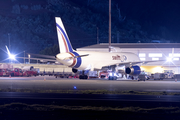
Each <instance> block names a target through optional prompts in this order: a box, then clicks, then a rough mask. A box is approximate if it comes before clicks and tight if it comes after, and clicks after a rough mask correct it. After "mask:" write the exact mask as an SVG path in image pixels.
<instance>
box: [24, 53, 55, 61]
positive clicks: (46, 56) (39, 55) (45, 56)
mask: <svg viewBox="0 0 180 120" xmlns="http://www.w3.org/2000/svg"><path fill="white" fill-rule="evenodd" d="M27 54H29V55H32V56H37V57H42V58H49V59H54V60H56V57H55V56H50V55H41V54H32V53H27Z"/></svg>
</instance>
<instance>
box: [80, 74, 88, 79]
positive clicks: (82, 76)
mask: <svg viewBox="0 0 180 120" xmlns="http://www.w3.org/2000/svg"><path fill="white" fill-rule="evenodd" d="M79 79H88V76H87V75H80V76H79Z"/></svg>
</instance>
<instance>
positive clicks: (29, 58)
mask: <svg viewBox="0 0 180 120" xmlns="http://www.w3.org/2000/svg"><path fill="white" fill-rule="evenodd" d="M30 57H31V55H30V54H28V58H29V64H30Z"/></svg>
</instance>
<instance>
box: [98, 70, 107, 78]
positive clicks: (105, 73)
mask: <svg viewBox="0 0 180 120" xmlns="http://www.w3.org/2000/svg"><path fill="white" fill-rule="evenodd" d="M108 76H109V72H108V71H102V72H100V73H99V78H108Z"/></svg>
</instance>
